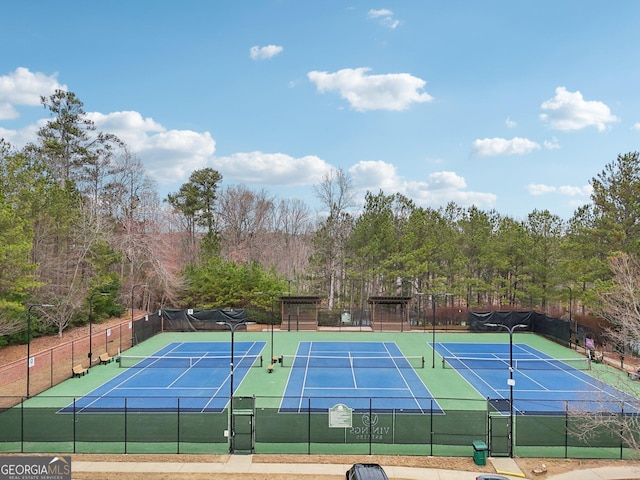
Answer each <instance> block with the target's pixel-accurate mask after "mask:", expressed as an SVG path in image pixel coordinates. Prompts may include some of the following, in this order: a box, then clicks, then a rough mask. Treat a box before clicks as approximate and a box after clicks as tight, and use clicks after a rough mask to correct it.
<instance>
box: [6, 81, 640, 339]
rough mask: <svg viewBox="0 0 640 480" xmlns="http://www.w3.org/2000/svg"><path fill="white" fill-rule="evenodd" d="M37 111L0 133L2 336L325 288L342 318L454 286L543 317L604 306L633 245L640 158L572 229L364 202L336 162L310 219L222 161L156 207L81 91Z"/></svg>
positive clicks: (624, 161)
mask: <svg viewBox="0 0 640 480" xmlns="http://www.w3.org/2000/svg"><path fill="white" fill-rule="evenodd" d="M41 102H42V105H43V106H44V108H45V109H46V110H47V111H48V112H49V116H50V118H49V120H48V122H47V123H46V124H45V125H44V126H43V127H42V128H40V130H39V131H38V132H37V138H36V140H35V141H34V142H33V143H31V144H28V145H27V146H25V147H24V148H20V149H17V148H15V147H13V146H12V145H10V144H9V143H8V142H6V141H5V140H3V139H2V140H0V174H1V175H0V222H1V224H2V229H0V236H1V237H2V238H1V239H0V249H2V251H1V252H0V272H2V273H1V275H0V335H1V336H0V339H2V340H0V341H7V339H10V338H11V335H16V334H17V335H24V329H25V316H26V315H27V311H26V309H27V308H28V307H29V306H32V305H34V306H35V305H51V306H50V307H46V308H44V307H42V308H40V307H38V308H37V309H34V312H33V313H34V320H35V325H36V330H38V331H48V332H50V331H55V332H57V333H58V334H60V335H62V332H63V331H64V330H65V329H66V328H67V327H68V326H69V325H73V324H79V323H83V322H86V321H87V320H88V314H89V312H93V315H95V317H96V319H99V318H102V317H106V316H110V315H122V314H123V313H124V312H126V311H127V309H129V308H134V307H135V308H143V309H145V310H154V309H157V308H173V307H179V308H184V307H191V308H197V307H203V308H212V307H248V306H254V307H258V308H262V309H264V310H269V309H270V297H269V296H268V295H258V294H257V293H256V292H281V293H283V294H284V293H297V294H314V295H321V296H323V297H324V298H326V306H327V307H328V308H336V309H337V308H339V309H347V308H350V309H365V308H366V306H367V299H368V298H369V297H370V296H376V295H407V296H415V295H427V294H436V293H437V294H441V293H445V292H446V293H448V294H449V295H446V296H444V297H443V301H446V302H448V304H449V305H450V306H460V307H470V308H483V307H491V308H496V307H498V308H499V307H509V308H519V307H523V308H534V309H541V310H546V309H547V308H548V307H549V305H550V304H552V303H554V302H555V303H557V302H563V303H565V304H566V303H567V302H568V300H569V298H571V299H572V301H574V302H576V305H577V306H579V307H580V308H583V309H586V308H593V309H594V310H595V309H596V308H597V306H598V305H601V304H602V294H603V293H611V292H613V291H614V289H613V283H612V282H614V281H615V275H614V273H613V272H615V271H616V270H615V268H613V269H612V265H613V267H615V263H613V264H612V262H615V261H616V260H615V259H618V261H619V260H620V258H628V257H623V256H624V255H626V256H630V258H631V259H632V260H633V259H634V258H635V257H634V256H635V255H636V254H637V252H638V247H639V245H638V243H639V242H640V232H639V231H638V229H640V202H639V201H638V199H639V198H640V181H639V175H638V174H639V171H640V161H639V160H640V158H639V154H638V153H637V152H630V153H626V154H621V155H618V157H617V158H616V159H615V160H614V161H611V162H610V163H608V164H606V165H605V167H604V169H603V170H602V172H600V173H599V174H597V175H596V176H595V177H594V178H593V179H592V180H591V186H592V195H591V202H590V203H589V204H587V205H584V206H582V207H579V208H577V209H576V211H575V213H574V214H573V216H572V217H571V218H570V219H568V220H563V219H561V218H560V217H558V216H557V215H554V214H553V213H551V212H549V211H548V210H533V211H532V212H531V213H530V214H529V215H528V216H527V217H526V218H525V219H516V218H513V217H511V216H508V215H502V214H500V213H499V212H497V211H495V210H486V211H485V210H481V209H479V208H477V207H474V206H471V207H461V206H458V205H456V204H455V203H449V204H447V205H445V206H442V207H441V208H424V207H420V206H417V205H416V204H415V203H414V201H413V200H412V199H410V198H408V197H406V196H404V195H402V194H399V193H393V192H383V191H379V192H367V193H366V195H365V198H364V199H363V201H359V199H356V198H355V193H354V189H353V186H352V181H351V178H350V176H349V174H348V173H346V172H344V171H343V170H341V169H338V170H335V171H333V172H331V173H330V174H328V175H326V176H325V177H324V178H323V180H322V181H321V182H320V183H319V184H318V185H315V186H314V188H313V191H314V193H315V196H316V197H317V199H318V201H319V204H320V211H321V212H320V213H314V212H312V210H311V208H310V207H309V206H308V205H307V204H305V203H304V202H302V201H300V200H296V199H278V198H276V197H274V196H272V195H270V194H268V193H267V192H266V191H265V190H251V189H249V188H247V187H245V186H242V185H240V186H226V187H223V186H222V181H223V177H222V175H221V174H220V173H219V172H217V171H216V170H214V169H211V168H204V169H201V170H196V171H194V172H192V174H191V176H190V177H189V180H188V181H187V182H186V183H185V184H183V185H182V186H181V187H180V189H179V190H178V191H177V192H175V193H171V194H169V195H168V196H167V197H166V198H164V199H160V198H159V195H158V193H157V186H156V185H155V183H154V181H153V180H152V179H151V177H150V176H149V175H148V173H147V172H146V171H145V169H144V166H143V164H142V161H141V160H140V158H138V157H137V156H136V155H135V154H133V153H132V152H131V151H130V150H129V148H128V147H127V145H126V144H125V143H124V142H123V141H121V140H120V139H119V138H117V137H116V136H114V135H112V134H109V133H105V132H99V131H97V129H96V127H95V125H94V124H93V123H92V122H91V121H90V120H89V119H88V116H87V115H86V113H85V111H84V110H83V103H82V102H81V101H80V100H79V99H78V98H77V97H76V96H75V95H74V94H73V93H71V92H64V91H57V92H55V93H54V94H53V95H51V96H50V97H42V98H41ZM631 264H632V265H634V264H633V262H632V263H631ZM99 294H100V295H99ZM102 294H104V295H102ZM609 297H610V295H609ZM445 299H446V300H445Z"/></svg>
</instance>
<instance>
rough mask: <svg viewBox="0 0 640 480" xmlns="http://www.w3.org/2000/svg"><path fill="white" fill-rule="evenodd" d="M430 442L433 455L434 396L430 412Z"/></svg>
mask: <svg viewBox="0 0 640 480" xmlns="http://www.w3.org/2000/svg"><path fill="white" fill-rule="evenodd" d="M429 430H430V432H429V444H430V453H429V455H431V456H432V457H433V398H432V399H431V411H430V412H429Z"/></svg>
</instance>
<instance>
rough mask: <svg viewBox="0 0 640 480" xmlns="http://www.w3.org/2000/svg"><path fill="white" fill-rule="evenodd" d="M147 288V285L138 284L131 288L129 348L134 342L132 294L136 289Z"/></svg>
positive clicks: (134, 328)
mask: <svg viewBox="0 0 640 480" xmlns="http://www.w3.org/2000/svg"><path fill="white" fill-rule="evenodd" d="M148 286H149V285H147V284H146V283H138V284H136V285H134V286H133V287H131V346H132V347H133V345H134V342H135V341H136V327H135V323H134V322H133V298H134V297H133V292H134V290H135V289H136V287H142V288H146V287H148ZM136 343H137V342H136Z"/></svg>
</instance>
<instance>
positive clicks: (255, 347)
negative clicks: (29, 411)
mask: <svg viewBox="0 0 640 480" xmlns="http://www.w3.org/2000/svg"><path fill="white" fill-rule="evenodd" d="M264 345H265V342H234V355H233V357H234V365H235V368H234V382H233V385H234V390H236V389H237V387H238V386H239V385H240V383H241V382H242V380H243V378H244V377H245V375H246V374H247V372H248V371H249V369H250V368H252V367H253V366H255V365H256V364H257V362H259V361H260V358H261V357H260V353H261V351H262V349H263V348H264ZM230 357H231V344H230V343H229V342H175V343H171V344H169V345H167V346H166V347H164V348H162V349H161V350H159V351H157V352H156V353H154V354H153V355H151V356H149V357H140V358H138V359H135V358H133V359H132V358H127V357H121V359H120V361H121V362H125V360H126V361H127V362H130V364H127V366H128V367H129V368H126V369H123V371H122V373H121V374H119V375H118V376H116V377H115V378H113V379H112V380H110V381H108V382H106V383H104V384H102V385H101V386H100V387H98V388H97V389H95V390H93V391H92V392H91V393H89V394H88V395H86V396H84V397H82V398H80V399H79V400H77V401H76V402H75V404H71V405H68V406H67V407H65V408H64V409H62V411H63V412H67V413H70V412H73V411H74V409H75V412H76V413H82V412H121V411H125V410H126V411H135V412H167V411H177V410H178V409H179V410H180V411H188V412H220V411H222V410H223V409H224V408H225V406H226V404H227V403H228V401H229V393H230V392H229V391H230V376H229V373H230Z"/></svg>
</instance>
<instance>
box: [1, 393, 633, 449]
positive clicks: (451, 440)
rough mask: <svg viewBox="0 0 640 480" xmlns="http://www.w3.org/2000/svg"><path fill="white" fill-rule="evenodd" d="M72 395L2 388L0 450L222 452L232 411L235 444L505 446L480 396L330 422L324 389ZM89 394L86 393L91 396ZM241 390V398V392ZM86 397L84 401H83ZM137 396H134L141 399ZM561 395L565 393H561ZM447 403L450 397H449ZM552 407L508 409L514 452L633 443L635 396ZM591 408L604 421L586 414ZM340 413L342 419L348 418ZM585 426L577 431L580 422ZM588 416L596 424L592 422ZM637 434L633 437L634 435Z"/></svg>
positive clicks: (496, 416) (496, 417)
mask: <svg viewBox="0 0 640 480" xmlns="http://www.w3.org/2000/svg"><path fill="white" fill-rule="evenodd" d="M77 400H78V399H76V398H72V397H37V398H31V399H28V400H26V399H24V398H17V399H16V398H13V399H10V398H6V397H5V398H4V400H3V404H12V403H13V404H15V406H13V407H11V408H4V409H3V410H2V411H1V412H0V424H2V426H3V428H2V429H1V430H0V451H1V452H6V453H18V452H20V453H23V452H24V453H37V452H50V451H52V450H54V451H56V452H61V453H65V452H71V453H225V452H228V451H229V442H230V439H229V435H228V432H229V431H230V422H231V421H233V428H231V431H233V433H234V437H233V438H234V440H233V441H237V442H241V441H242V442H244V443H243V445H240V443H238V444H237V445H236V449H237V450H238V449H239V450H242V449H246V450H248V451H251V452H254V453H296V454H345V453H351V454H367V455H371V454H397V455H435V456H467V455H471V454H472V447H471V446H472V443H473V442H474V441H477V440H480V441H484V442H486V443H487V445H488V446H489V454H490V455H494V456H500V455H501V454H504V453H505V452H504V448H503V447H504V445H505V442H509V438H508V437H507V432H508V431H509V429H504V428H501V426H504V425H505V424H506V423H508V421H509V419H510V418H509V416H508V415H503V414H500V412H496V411H495V410H494V409H493V408H492V407H491V402H489V401H485V400H470V399H448V398H438V399H436V398H430V399H424V400H423V401H422V402H421V404H423V405H429V404H431V409H430V410H427V411H424V412H411V413H408V412H405V411H402V410H394V409H388V408H386V409H384V410H382V411H377V410H376V408H375V405H376V403H377V401H378V400H379V398H372V399H370V405H371V407H370V408H368V409H367V408H362V409H358V410H354V411H352V412H348V415H347V416H346V417H345V415H344V412H341V413H342V415H341V418H340V423H339V424H338V425H337V426H336V425H335V420H334V419H333V417H332V412H331V409H329V410H327V409H326V408H322V409H320V408H316V407H315V406H316V405H320V404H321V403H322V402H323V399H320V398H302V399H300V409H299V411H298V412H295V413H291V412H282V411H280V408H279V404H280V402H281V400H282V399H281V398H279V397H250V401H249V402H247V401H243V399H242V398H238V399H234V412H233V415H231V416H230V415H229V412H228V410H223V411H204V412H194V411H193V409H192V408H190V406H189V405H190V404H191V403H190V399H189V398H188V397H179V398H178V397H176V398H173V399H170V400H169V399H166V398H165V399H163V408H162V409H154V408H153V404H154V398H153V397H149V398H148V404H149V408H148V409H140V408H131V407H130V405H129V403H130V401H129V400H128V399H127V398H125V397H122V398H119V399H113V400H114V401H113V402H112V403H111V407H110V408H109V409H105V410H104V411H98V410H95V411H92V410H91V409H87V408H86V407H85V406H86V405H87V402H86V400H87V398H86V397H85V398H83V402H82V405H85V406H83V407H80V406H79V404H78V405H76V402H77ZM89 400H91V399H89ZM245 400H247V398H246V397H245ZM89 403H90V402H89ZM139 403H140V397H137V398H136V404H137V405H139ZM560 403H562V402H560ZM447 406H449V407H450V408H449V407H447ZM558 410H559V411H560V412H563V413H558V414H555V415H539V414H535V413H532V414H525V415H522V414H517V415H515V416H514V425H513V431H514V432H515V435H514V438H513V443H514V445H513V446H514V450H513V452H514V455H516V456H529V457H531V456H546V457H557V458H628V457H631V455H632V454H633V452H632V449H630V447H629V445H628V444H627V442H626V441H625V440H623V439H622V437H621V436H620V435H619V432H621V431H623V430H626V431H631V432H635V433H632V435H635V436H636V437H637V436H640V432H638V429H637V422H638V412H640V401H639V402H638V403H637V404H634V405H631V404H629V403H628V402H626V403H624V404H623V403H620V405H619V406H618V410H617V411H616V412H613V413H612V412H609V413H602V412H600V413H594V414H589V415H588V416H585V410H584V409H581V408H580V407H577V408H576V409H575V411H574V410H570V409H568V408H567V409H565V410H564V411H563V410H562V407H561V406H560V407H559V408H558ZM598 418H602V419H606V422H602V423H601V424H598V423H595V424H594V423H590V422H593V421H594V420H598ZM345 422H346V423H345ZM587 424H589V425H591V429H590V434H589V435H584V431H585V428H586V425H587ZM594 425H595V426H594ZM635 440H636V441H637V440H638V438H635Z"/></svg>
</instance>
